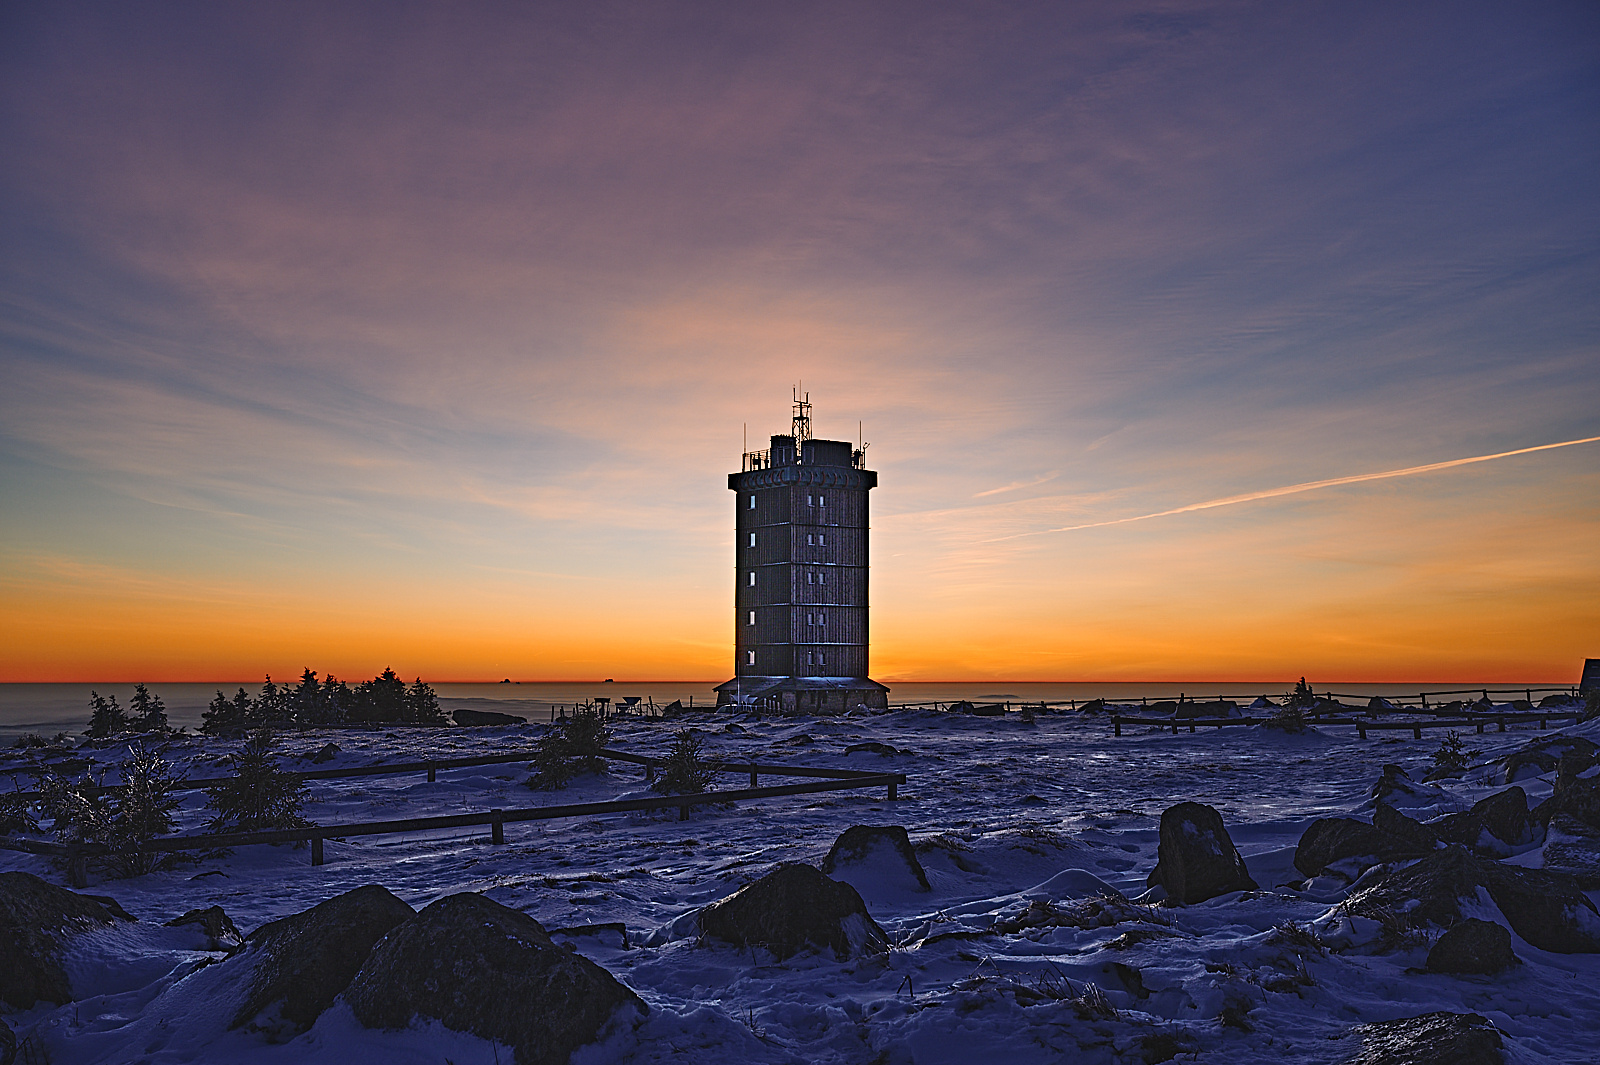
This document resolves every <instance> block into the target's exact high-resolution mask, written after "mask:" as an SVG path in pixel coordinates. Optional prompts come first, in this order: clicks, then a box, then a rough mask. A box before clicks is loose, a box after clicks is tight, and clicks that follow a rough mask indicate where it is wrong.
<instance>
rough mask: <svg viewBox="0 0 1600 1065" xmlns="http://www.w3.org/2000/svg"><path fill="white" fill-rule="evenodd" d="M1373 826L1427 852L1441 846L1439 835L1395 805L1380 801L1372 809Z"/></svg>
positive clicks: (1422, 851)
mask: <svg viewBox="0 0 1600 1065" xmlns="http://www.w3.org/2000/svg"><path fill="white" fill-rule="evenodd" d="M1372 827H1373V828H1376V829H1377V830H1378V831H1380V832H1386V833H1388V834H1389V835H1391V836H1394V837H1395V838H1396V839H1399V840H1402V841H1404V843H1405V844H1406V846H1408V847H1413V848H1415V849H1416V850H1418V851H1419V852H1421V853H1423V854H1426V853H1428V852H1429V851H1431V850H1434V849H1436V848H1437V847H1438V846H1439V835H1438V833H1436V832H1434V830H1433V829H1431V828H1429V827H1428V826H1427V825H1425V824H1423V823H1422V822H1421V821H1418V820H1417V819H1416V818H1414V817H1407V816H1406V815H1405V814H1403V813H1401V812H1400V811H1399V810H1396V809H1395V808H1394V807H1393V806H1387V805H1385V804H1383V803H1379V804H1378V805H1377V806H1375V807H1373V810H1372Z"/></svg>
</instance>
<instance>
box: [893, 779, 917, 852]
mask: <svg viewBox="0 0 1600 1065" xmlns="http://www.w3.org/2000/svg"><path fill="white" fill-rule="evenodd" d="M899 798H900V786H899V785H898V784H895V783H893V782H891V783H890V784H889V801H890V802H894V801H895V800H897V799H899ZM913 872H915V870H913Z"/></svg>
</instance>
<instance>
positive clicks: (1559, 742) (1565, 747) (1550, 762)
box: [1501, 702, 1600, 784]
mask: <svg viewBox="0 0 1600 1065" xmlns="http://www.w3.org/2000/svg"><path fill="white" fill-rule="evenodd" d="M1539 705H1540V706H1543V705H1544V703H1543V702H1541V703H1540V704H1539ZM1597 755H1600V747H1596V745H1595V743H1594V741H1593V740H1589V739H1586V738H1584V737H1583V736H1552V737H1550V738H1549V739H1543V740H1536V741H1534V742H1533V743H1530V744H1528V746H1526V747H1523V748H1522V749H1521V750H1516V751H1512V752H1511V753H1510V754H1508V755H1506V756H1505V758H1503V759H1502V760H1501V765H1503V766H1505V770H1506V783H1507V784H1514V783H1516V782H1517V781H1518V780H1521V779H1522V778H1524V777H1536V776H1542V775H1544V774H1545V773H1550V772H1553V771H1555V770H1556V769H1558V768H1559V767H1560V765H1561V760H1562V759H1563V758H1564V757H1570V758H1572V759H1573V762H1574V764H1575V765H1581V766H1582V767H1583V768H1584V769H1587V768H1588V767H1589V766H1592V765H1594V764H1595V762H1596V757H1597ZM1582 771H1583V770H1582V769H1579V770H1578V772H1582Z"/></svg>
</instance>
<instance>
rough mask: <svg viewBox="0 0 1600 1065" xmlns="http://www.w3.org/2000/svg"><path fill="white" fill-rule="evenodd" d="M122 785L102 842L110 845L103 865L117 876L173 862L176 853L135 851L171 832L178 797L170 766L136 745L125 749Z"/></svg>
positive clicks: (157, 867) (150, 869)
mask: <svg viewBox="0 0 1600 1065" xmlns="http://www.w3.org/2000/svg"><path fill="white" fill-rule="evenodd" d="M121 770H122V780H123V784H124V787H123V789H122V791H121V792H120V793H118V794H117V796H116V797H115V798H114V799H113V800H112V804H111V815H110V819H109V824H108V825H107V826H106V829H107V830H106V834H105V843H106V844H107V846H109V847H110V848H111V854H110V855H109V856H108V858H107V862H106V864H107V866H108V868H109V869H110V870H111V871H112V872H113V873H114V875H120V876H141V875H143V874H145V873H149V872H154V871H155V870H157V869H162V868H166V867H168V866H170V865H172V864H173V861H174V859H175V858H176V857H177V856H176V855H171V854H149V853H144V852H141V851H140V850H138V846H139V844H142V843H148V842H149V841H150V840H152V839H154V838H155V837H157V836H161V835H165V834H166V833H168V832H171V831H172V814H173V811H175V810H176V809H177V808H178V806H179V805H180V804H181V802H182V800H181V799H180V798H179V797H178V796H177V795H174V794H173V789H174V788H176V787H177V786H178V781H177V779H176V778H174V777H173V775H172V765H171V763H169V762H168V761H167V760H166V759H164V758H162V757H161V756H160V755H158V754H156V753H155V752H153V751H147V750H145V749H144V747H143V746H142V745H140V744H137V743H136V744H133V745H132V746H130V747H129V748H128V760H127V761H126V762H123V763H122V766H121Z"/></svg>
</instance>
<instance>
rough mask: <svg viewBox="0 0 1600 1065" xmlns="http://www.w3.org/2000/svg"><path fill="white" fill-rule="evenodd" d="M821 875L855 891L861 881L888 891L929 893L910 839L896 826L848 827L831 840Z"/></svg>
mask: <svg viewBox="0 0 1600 1065" xmlns="http://www.w3.org/2000/svg"><path fill="white" fill-rule="evenodd" d="M822 872H823V874H824V875H825V876H831V877H838V878H839V879H841V880H846V881H849V882H850V883H851V884H853V885H855V886H856V888H857V889H858V890H863V889H864V884H863V881H870V882H871V883H872V884H873V885H875V886H880V887H884V888H888V889H890V890H900V891H931V890H932V888H931V887H930V886H929V884H928V874H927V873H926V872H925V871H924V870H923V868H922V863H921V862H920V861H918V860H917V852H916V850H914V849H913V848H912V846H911V837H910V836H908V835H907V834H906V830H905V829H904V828H902V827H901V826H900V825H851V826H850V827H849V828H847V829H845V830H844V831H843V832H841V833H840V834H839V838H838V839H836V840H834V841H833V846H832V847H831V848H830V849H829V850H828V856H827V858H825V859H823V862H822Z"/></svg>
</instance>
